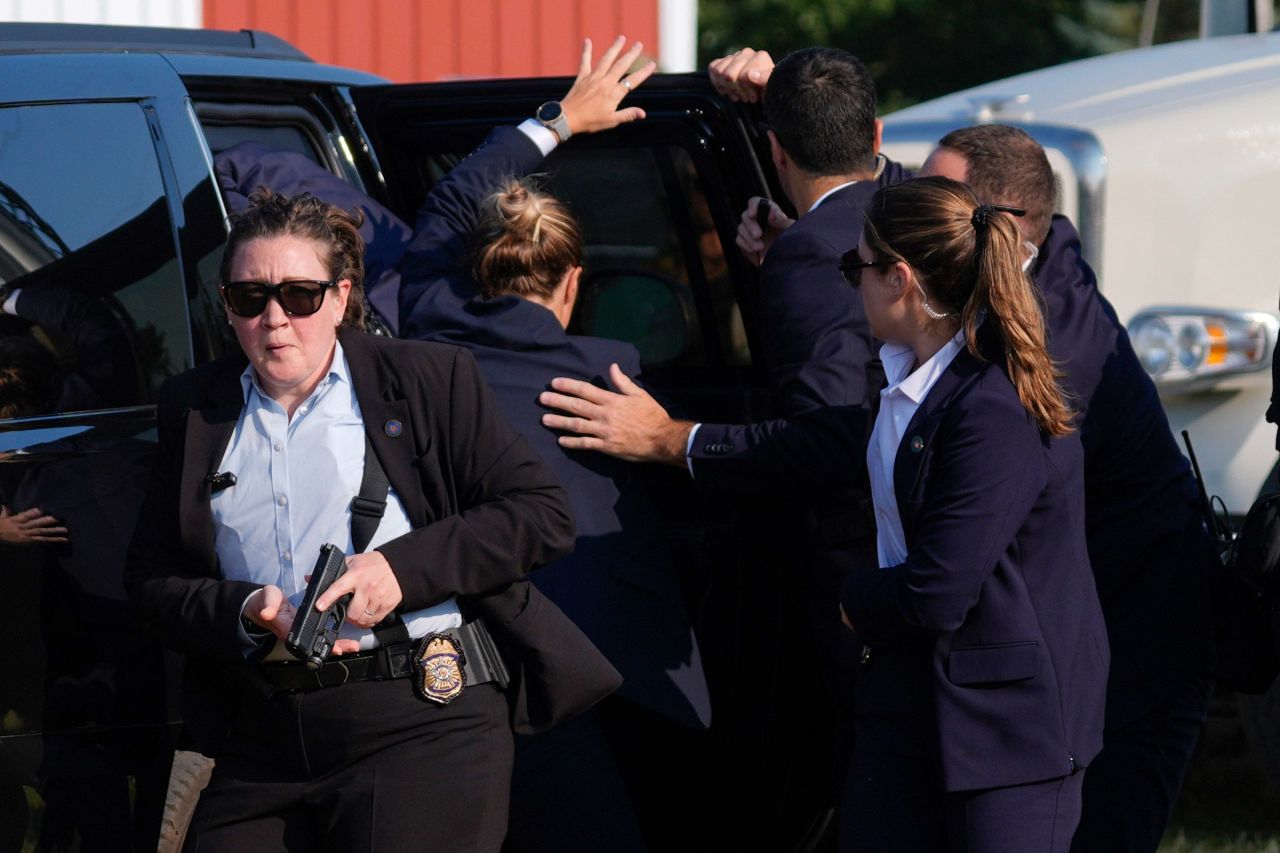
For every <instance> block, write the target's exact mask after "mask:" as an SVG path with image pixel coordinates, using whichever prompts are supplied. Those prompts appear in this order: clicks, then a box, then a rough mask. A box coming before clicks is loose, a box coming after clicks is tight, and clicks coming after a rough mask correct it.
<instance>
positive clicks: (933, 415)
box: [893, 348, 982, 542]
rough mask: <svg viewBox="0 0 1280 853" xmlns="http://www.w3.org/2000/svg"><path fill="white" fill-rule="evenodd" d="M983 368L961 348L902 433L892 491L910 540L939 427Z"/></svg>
mask: <svg viewBox="0 0 1280 853" xmlns="http://www.w3.org/2000/svg"><path fill="white" fill-rule="evenodd" d="M981 368H982V364H981V362H979V361H978V360H977V359H976V358H974V357H973V355H972V354H971V353H970V352H969V350H968V349H967V348H964V349H961V350H960V352H959V353H957V354H956V357H955V358H954V359H953V360H952V362H951V364H950V365H948V366H947V369H946V370H944V371H943V373H942V375H941V376H940V377H938V381H937V382H935V383H934V385H933V387H932V388H931V389H929V393H928V394H926V395H925V398H924V400H923V401H921V403H920V407H919V408H917V409H916V411H915V414H914V415H912V417H911V421H910V422H909V423H908V424H907V429H906V430H905V431H904V432H903V434H902V442H901V443H900V444H899V445H898V452H897V454H896V455H895V457H894V461H893V490H894V495H895V496H896V497H897V501H898V515H899V517H900V518H901V519H902V528H903V532H904V534H905V535H906V538H907V541H908V542H910V541H911V539H912V538H913V535H912V529H913V528H914V526H915V525H914V522H915V519H914V517H913V516H912V513H910V512H908V509H909V507H910V506H912V505H913V504H914V502H915V501H916V500H917V498H918V493H919V490H920V488H921V486H922V485H923V479H922V478H923V475H924V472H925V470H926V465H925V462H926V460H929V459H931V458H932V455H933V442H934V439H935V438H936V437H937V433H938V427H939V426H941V424H942V420H943V418H944V417H945V416H946V413H947V408H948V406H949V405H950V404H951V401H952V400H954V399H955V397H956V395H957V394H958V393H959V392H960V391H961V390H962V389H963V388H964V387H966V386H967V385H968V384H969V383H970V382H972V381H973V380H974V379H975V378H976V377H977V375H978V373H979V371H980V370H981Z"/></svg>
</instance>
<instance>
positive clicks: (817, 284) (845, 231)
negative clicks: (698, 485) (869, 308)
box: [689, 160, 909, 488]
mask: <svg viewBox="0 0 1280 853" xmlns="http://www.w3.org/2000/svg"><path fill="white" fill-rule="evenodd" d="M907 177H909V172H908V171H907V170H906V169H904V168H903V167H902V166H900V165H899V164H897V163H895V162H893V161H891V160H886V161H885V166H884V168H883V169H882V170H881V172H880V174H879V176H877V178H876V179H875V180H874V181H859V182H858V183H856V184H853V185H852V186H848V187H844V188H843V189H841V190H838V191H837V192H834V193H832V194H831V195H830V196H828V197H827V198H826V199H825V200H824V201H823V202H822V204H820V205H818V207H817V209H815V210H812V211H810V212H808V213H806V214H805V215H804V216H801V217H800V218H799V219H797V220H796V223H795V224H794V225H792V226H791V227H790V228H788V229H787V230H786V231H784V232H782V234H780V235H779V236H778V239H777V240H776V241H774V244H773V245H772V246H771V247H770V248H769V251H768V253H766V254H765V257H764V263H763V264H761V266H760V310H761V327H762V331H763V334H764V341H765V346H764V352H763V357H764V361H765V362H766V364H767V365H768V371H769V388H770V391H771V394H772V400H773V418H772V419H771V420H767V421H760V422H758V423H754V424H703V425H702V426H701V427H700V428H699V429H698V436H697V441H695V442H694V444H693V447H692V448H690V453H689V457H690V459H691V460H692V463H693V475H694V478H695V479H696V480H698V481H699V482H705V484H706V485H709V486H712V487H713V488H720V487H731V484H729V483H727V482H723V483H722V482H721V481H720V480H719V476H720V474H721V472H722V471H723V472H725V474H726V475H727V476H729V477H735V476H736V475H735V472H734V470H733V466H722V465H718V464H717V463H718V462H719V461H720V460H722V459H727V458H732V457H734V456H736V455H738V454H745V458H748V459H749V458H752V457H755V456H757V455H756V454H754V453H753V452H752V449H753V448H756V447H760V446H762V445H768V444H770V443H773V442H774V441H775V440H776V439H778V438H779V436H781V440H782V441H784V442H786V441H794V440H795V439H796V438H797V437H798V436H799V435H800V433H797V432H795V431H793V430H789V429H788V425H787V422H786V420H785V419H786V418H789V417H793V416H796V415H799V414H802V413H805V412H811V411H813V410H815V409H818V408H822V407H827V406H840V407H849V408H858V407H862V408H868V407H869V406H870V403H871V400H872V398H873V397H874V396H875V395H876V393H877V392H878V391H879V390H880V386H881V385H883V384H884V371H883V370H882V369H881V368H880V357H879V353H878V347H879V344H878V343H877V342H876V341H875V340H874V339H873V338H872V337H871V327H870V326H869V325H868V324H867V317H866V314H865V313H864V312H863V310H862V297H861V296H860V295H859V294H858V292H857V291H856V290H854V289H853V288H852V287H850V286H849V285H848V283H847V282H846V281H845V280H844V276H843V275H842V274H841V273H840V270H839V265H840V258H841V256H843V255H844V253H845V252H848V251H850V250H851V249H856V248H857V246H858V241H859V240H860V239H861V237H862V225H863V218H862V214H863V210H864V209H865V208H866V206H867V205H868V204H869V203H870V202H871V198H872V196H874V195H875V193H876V190H878V189H879V188H880V187H882V186H886V185H888V184H895V183H898V182H900V181H903V180H905V179H906V178H907ZM850 417H852V418H853V419H854V420H855V421H856V419H857V416H856V415H850ZM859 432H860V430H859Z"/></svg>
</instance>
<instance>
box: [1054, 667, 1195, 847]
mask: <svg viewBox="0 0 1280 853" xmlns="http://www.w3.org/2000/svg"><path fill="white" fill-rule="evenodd" d="M1212 689H1213V681H1212V677H1211V676H1210V675H1209V672H1208V671H1207V670H1205V671H1202V672H1198V673H1187V674H1186V677H1185V680H1184V682H1183V684H1182V685H1181V686H1180V687H1179V689H1178V690H1177V691H1176V692H1175V693H1174V695H1173V696H1172V697H1170V699H1169V701H1168V702H1166V703H1165V704H1163V705H1161V706H1160V707H1158V708H1156V709H1155V710H1153V711H1151V712H1150V713H1148V714H1146V715H1145V716H1143V717H1141V718H1139V719H1136V720H1130V721H1129V722H1127V723H1124V724H1122V725H1116V726H1108V727H1107V729H1106V731H1104V732H1103V748H1102V753H1101V754H1100V755H1099V756H1098V757H1097V758H1095V759H1094V760H1093V763H1092V764H1090V765H1089V773H1088V776H1087V779H1086V781H1085V785H1084V814H1083V816H1082V817H1081V820H1080V828H1079V829H1078V830H1077V831H1076V838H1075V843H1074V844H1073V845H1072V848H1071V849H1072V850H1074V851H1077V853H1091V851H1094V850H1124V851H1126V853H1155V850H1156V848H1157V847H1159V846H1160V838H1161V836H1163V835H1164V830H1165V826H1166V825H1167V824H1168V823H1169V817H1170V815H1171V814H1172V813H1173V803H1174V800H1176V799H1177V797H1178V790H1179V789H1180V788H1181V787H1182V778H1183V776H1184V775H1185V774H1186V770H1187V765H1188V764H1189V763H1190V762H1191V753H1192V752H1193V751H1194V750H1195V746H1196V741H1197V740H1198V739H1199V737H1200V730H1201V729H1202V728H1203V726H1204V721H1205V718H1206V717H1207V716H1208V707H1209V694H1210V692H1211V691H1212Z"/></svg>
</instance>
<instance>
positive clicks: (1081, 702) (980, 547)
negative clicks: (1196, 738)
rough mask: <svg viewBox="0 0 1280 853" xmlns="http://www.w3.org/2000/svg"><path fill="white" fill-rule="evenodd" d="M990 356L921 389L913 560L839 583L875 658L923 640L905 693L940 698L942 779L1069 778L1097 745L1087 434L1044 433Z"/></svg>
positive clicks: (903, 502) (957, 364) (1098, 655)
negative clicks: (911, 687)
mask: <svg viewBox="0 0 1280 853" xmlns="http://www.w3.org/2000/svg"><path fill="white" fill-rule="evenodd" d="M996 355H997V358H996V360H995V363H993V362H991V361H986V362H981V361H979V360H978V359H977V358H975V357H974V356H972V355H971V354H970V353H969V352H968V351H967V350H964V351H961V353H960V354H959V355H958V356H957V357H956V359H955V360H954V361H953V362H952V363H951V365H950V366H949V367H948V368H947V370H946V371H945V372H944V373H943V375H942V377H941V378H940V379H939V380H938V382H937V384H936V385H935V386H934V387H933V389H932V390H931V391H930V393H929V395H928V396H927V397H926V398H925V399H924V401H923V402H922V403H921V405H920V408H919V409H918V410H917V411H916V413H915V416H914V417H913V418H912V419H911V422H910V423H909V424H908V426H907V429H906V432H905V433H904V439H903V442H902V444H901V446H900V447H899V450H898V454H897V458H896V460H895V462H894V468H893V478H894V489H895V495H896V498H897V503H898V511H899V513H900V515H901V518H902V524H903V531H904V533H905V536H906V544H907V552H908V553H907V559H906V561H905V562H903V563H901V564H899V565H896V566H891V567H887V568H876V567H874V566H868V567H865V568H863V569H860V570H858V571H856V572H854V573H853V574H852V575H851V576H850V577H849V579H848V581H846V583H845V588H844V590H843V594H842V603H843V605H844V608H845V610H846V611H847V612H848V614H849V617H850V619H851V620H852V622H853V624H854V626H855V627H856V629H857V631H858V633H859V635H860V636H861V637H862V638H863V640H864V641H865V642H866V643H867V644H868V646H870V647H871V649H872V652H871V654H872V659H871V663H870V666H871V667H872V668H873V669H874V667H875V666H876V655H877V653H878V652H879V651H882V650H883V651H887V652H888V653H890V654H892V652H893V650H894V648H895V647H902V646H909V645H913V646H916V647H919V648H921V649H922V650H923V652H924V655H923V656H922V660H926V661H927V664H925V663H921V664H920V665H921V666H924V665H927V666H929V668H930V671H929V673H928V676H927V677H926V679H925V684H926V685H927V687H926V688H925V689H926V691H928V692H927V693H926V694H925V695H924V696H915V697H911V699H912V700H913V701H915V702H917V703H919V702H925V703H928V702H929V701H930V700H932V706H933V719H934V722H935V725H936V733H937V744H936V746H937V750H938V755H939V758H940V764H941V771H942V778H943V782H944V784H945V787H946V790H948V791H961V790H972V789H980V788H991V787H1002V786H1009V785H1017V784H1022V783H1026V782H1034V781H1038V780H1045V779H1052V778H1056V777H1060V776H1065V775H1067V774H1068V773H1071V772H1072V771H1073V770H1074V769H1075V768H1076V766H1083V765H1087V764H1088V763H1089V761H1091V760H1092V759H1093V757H1094V756H1095V755H1097V753H1098V752H1099V751H1100V750H1101V748H1102V728H1103V705H1104V696H1105V690H1106V677H1107V664H1108V652H1107V636H1106V627H1105V625H1104V623H1103V618H1102V613H1101V610H1100V608H1099V606H1098V601H1097V595H1096V592H1095V589H1094V581H1093V575H1092V572H1091V571H1090V566H1089V558H1088V554H1087V551H1086V545H1085V538H1084V486H1083V482H1082V479H1083V467H1082V462H1083V453H1082V449H1081V445H1080V441H1079V439H1078V438H1076V437H1074V436H1068V437H1066V438H1060V439H1049V438H1047V437H1046V436H1045V435H1044V434H1043V433H1041V431H1040V430H1039V429H1038V428H1037V425H1036V424H1035V422H1034V421H1033V420H1032V419H1031V417H1030V416H1029V415H1028V413H1027V412H1026V410H1025V409H1024V408H1023V406H1022V404H1021V402H1020V401H1019V399H1018V395H1017V392H1016V391H1015V390H1014V388H1013V385H1012V384H1011V383H1010V382H1009V379H1008V377H1007V376H1005V374H1004V372H1003V371H1002V370H1001V368H1000V367H999V366H998V364H999V363H1002V362H1003V358H1000V357H999V356H998V353H996ZM917 448H919V449H918V450H917ZM886 662H887V663H890V664H892V663H894V661H892V660H890V661H886ZM859 684H860V690H862V689H868V690H869V689H874V687H873V685H874V684H875V682H874V681H873V680H872V679H870V678H868V679H864V680H862V681H860V682H859Z"/></svg>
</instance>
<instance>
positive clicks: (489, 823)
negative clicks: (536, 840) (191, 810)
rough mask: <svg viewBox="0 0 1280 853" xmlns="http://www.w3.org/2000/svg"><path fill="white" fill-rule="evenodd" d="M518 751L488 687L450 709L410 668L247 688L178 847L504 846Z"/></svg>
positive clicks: (195, 850) (500, 700) (499, 701)
mask: <svg viewBox="0 0 1280 853" xmlns="http://www.w3.org/2000/svg"><path fill="white" fill-rule="evenodd" d="M511 762H512V735H511V730H510V726H509V723H508V711H507V702H506V699H505V697H504V696H503V694H502V693H501V692H500V691H498V690H497V689H496V688H495V687H494V686H493V685H492V684H479V685H475V686H473V687H468V688H467V689H465V690H464V691H463V692H462V695H460V696H459V697H458V698H456V699H454V700H453V701H452V702H450V703H449V704H448V705H444V706H440V705H435V704H433V703H430V702H425V701H423V700H421V699H419V698H418V697H417V696H416V695H415V694H414V692H413V688H412V686H411V685H410V683H409V680H408V679H397V680H394V681H381V682H378V681H366V682H359V683H355V684H346V685H342V686H340V687H329V688H324V689H320V690H314V691H309V692H300V693H292V694H277V695H275V696H273V697H271V698H270V699H259V698H256V697H246V698H245V699H244V700H243V701H242V702H241V707H240V708H239V710H238V712H237V716H236V722H235V726H234V728H233V730H232V732H231V735H230V737H229V738H228V741H227V744H226V746H225V747H224V749H223V752H222V754H221V755H219V756H218V763H217V766H216V768H215V769H214V773H213V778H212V779H211V780H210V782H209V787H208V788H206V789H205V791H204V793H203V794H202V795H201V797H200V803H199V805H198V806H197V807H196V813H195V816H194V817H193V819H192V825H191V829H190V832H189V833H188V836H187V842H186V845H185V847H184V848H183V849H184V850H185V851H188V853H208V851H228V853H230V851H236V853H239V851H244V850H253V851H312V850H317V851H318V850H332V851H344V853H345V851H400V850H420V851H426V852H427V853H432V851H448V852H449V853H455V851H457V853H463V851H476V852H477V853H480V851H496V850H498V849H499V847H500V846H501V843H502V837H503V835H504V834H505V833H506V829H507V801H508V795H509V789H510V783H511Z"/></svg>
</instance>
